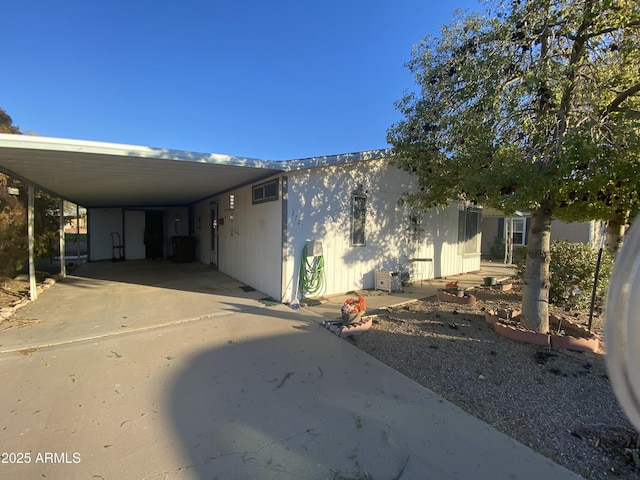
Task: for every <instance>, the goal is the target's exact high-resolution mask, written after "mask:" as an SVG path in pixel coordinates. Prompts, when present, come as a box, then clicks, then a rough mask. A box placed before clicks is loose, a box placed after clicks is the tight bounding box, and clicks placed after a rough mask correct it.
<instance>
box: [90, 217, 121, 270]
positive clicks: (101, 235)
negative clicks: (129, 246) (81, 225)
mask: <svg viewBox="0 0 640 480" xmlns="http://www.w3.org/2000/svg"><path fill="white" fill-rule="evenodd" d="M88 218H89V230H88V231H89V260H90V261H99V260H109V259H111V258H112V257H113V249H112V248H111V247H112V243H111V232H117V233H119V234H120V236H121V237H122V209H121V208H92V209H89V212H88Z"/></svg>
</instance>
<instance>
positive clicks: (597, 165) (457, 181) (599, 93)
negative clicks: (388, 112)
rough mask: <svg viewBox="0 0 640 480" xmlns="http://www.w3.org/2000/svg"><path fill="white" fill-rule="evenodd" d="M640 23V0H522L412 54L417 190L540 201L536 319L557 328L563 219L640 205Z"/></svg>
mask: <svg viewBox="0 0 640 480" xmlns="http://www.w3.org/2000/svg"><path fill="white" fill-rule="evenodd" d="M639 32H640V4H638V2H637V1H636V0H512V1H511V2H504V3H497V4H495V5H494V6H489V7H488V9H487V11H486V12H484V13H470V14H463V13H458V14H457V17H456V19H455V20H454V21H453V22H452V23H451V24H450V25H446V26H443V27H442V30H441V35H440V36H439V37H427V38H425V39H424V40H423V41H422V42H421V43H420V44H419V45H417V46H416V47H415V48H414V51H413V54H412V59H411V61H410V62H409V63H408V67H409V69H410V70H411V72H412V73H413V74H414V76H415V79H416V82H417V84H418V85H419V87H420V91H419V92H414V93H408V94H407V95H405V96H404V98H402V99H401V100H400V101H399V102H397V107H398V108H399V110H400V111H401V112H402V114H403V116H404V119H403V120H402V121H400V122H398V123H396V124H394V125H393V126H391V128H390V129H389V131H388V140H389V142H390V143H391V144H392V145H393V147H394V149H395V158H396V162H397V164H398V166H399V167H401V168H403V169H405V170H407V171H409V172H412V173H414V174H415V175H416V177H417V182H418V185H419V187H420V190H419V193H417V194H414V195H410V196H409V197H408V200H409V201H412V202H414V203H416V204H417V205H419V206H421V207H423V208H430V207H433V206H438V205H447V204H449V203H450V202H451V201H453V200H461V201H463V202H468V203H477V204H480V205H483V206H490V207H494V208H497V209H500V210H503V211H505V213H506V214H510V213H513V212H514V211H516V210H526V211H530V212H531V217H532V221H531V226H530V231H529V237H528V238H529V245H528V248H527V261H526V270H525V275H524V290H523V299H522V302H523V305H522V307H523V322H524V323H525V326H527V327H528V328H531V329H533V330H535V331H538V332H546V331H548V308H549V261H550V229H551V221H552V219H553V218H554V217H558V218H567V219H573V220H587V219H596V218H602V217H605V218H609V217H611V216H612V215H613V214H614V213H615V212H617V211H620V212H632V211H634V210H637V208H638V198H637V191H638V190H639V189H640V176H638V175H637V168H638V165H639V161H638V152H640V148H639V147H640V142H639V141H638V136H639V135H638V134H639V131H640V130H639V128H640V127H639V112H640V108H639V106H640V103H639V93H640V73H639V72H640V70H639V69H640V58H639V55H640V54H639V50H638V49H639V48H640V47H639V45H640V41H639V38H638V33H639ZM634 172H636V174H634Z"/></svg>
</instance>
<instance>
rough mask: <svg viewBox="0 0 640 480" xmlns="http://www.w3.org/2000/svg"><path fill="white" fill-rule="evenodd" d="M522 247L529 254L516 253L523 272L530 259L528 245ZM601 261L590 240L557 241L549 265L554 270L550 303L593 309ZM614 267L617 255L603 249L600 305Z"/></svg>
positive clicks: (597, 299)
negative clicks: (590, 307)
mask: <svg viewBox="0 0 640 480" xmlns="http://www.w3.org/2000/svg"><path fill="white" fill-rule="evenodd" d="M521 248H522V249H523V251H524V252H525V254H523V255H516V254H515V253H514V263H515V265H516V267H517V269H518V273H519V274H520V275H522V273H524V268H525V262H526V247H521ZM519 253H520V252H519ZM597 261H598V250H597V249H594V248H592V247H591V246H589V245H587V244H586V243H572V242H569V241H567V240H558V241H555V242H553V243H552V244H551V263H550V264H549V270H550V273H551V285H550V289H549V302H550V303H551V304H553V305H555V306H556V307H561V308H570V309H585V308H589V306H590V304H591V293H592V290H593V282H594V280H595V272H596V264H597ZM612 270H613V257H612V256H611V254H610V253H608V252H607V251H603V252H602V260H601V263H600V273H599V276H598V288H597V289H596V306H598V307H600V306H602V302H603V299H604V296H605V294H606V291H607V288H608V286H609V277H610V276H611V271H612Z"/></svg>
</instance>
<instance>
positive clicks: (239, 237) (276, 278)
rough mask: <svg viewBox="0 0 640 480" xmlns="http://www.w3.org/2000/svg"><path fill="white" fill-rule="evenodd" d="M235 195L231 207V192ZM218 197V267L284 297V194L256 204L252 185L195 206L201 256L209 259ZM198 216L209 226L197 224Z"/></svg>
mask: <svg viewBox="0 0 640 480" xmlns="http://www.w3.org/2000/svg"><path fill="white" fill-rule="evenodd" d="M230 195H233V196H234V208H233V209H231V208H230V201H229V196H230ZM216 200H217V201H218V218H219V219H223V222H222V223H219V225H218V227H217V228H218V269H219V270H220V271H221V272H222V273H224V274H226V275H229V276H230V277H232V278H235V279H237V280H239V281H241V282H244V283H246V284H248V285H251V286H252V287H253V288H256V289H257V290H259V291H261V292H263V293H265V294H267V295H269V296H271V297H273V298H275V299H276V300H280V297H281V271H282V270H281V269H282V262H281V252H282V196H281V195H279V199H278V200H277V201H271V202H265V203H258V204H252V186H251V185H249V186H246V187H242V188H239V189H237V190H232V191H230V192H227V193H225V194H224V195H222V196H220V197H217V198H213V199H210V200H206V201H204V202H201V203H199V204H197V205H196V206H195V215H196V236H197V237H198V238H199V239H200V241H199V242H198V243H199V245H200V246H199V247H198V252H197V257H198V258H199V259H200V260H201V261H203V263H210V262H209V254H210V245H211V232H210V230H211V229H210V227H209V223H210V202H211V201H216ZM198 217H200V218H201V222H202V219H207V220H206V227H204V226H203V227H202V228H201V229H200V230H198V228H197V224H198V220H197V219H198Z"/></svg>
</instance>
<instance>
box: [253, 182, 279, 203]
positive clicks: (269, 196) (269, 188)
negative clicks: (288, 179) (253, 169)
mask: <svg viewBox="0 0 640 480" xmlns="http://www.w3.org/2000/svg"><path fill="white" fill-rule="evenodd" d="M279 186H280V182H279V180H278V179H277V178H276V179H275V180H271V181H269V182H265V183H261V184H260V185H255V186H254V187H253V196H252V203H254V204H256V203H264V202H272V201H274V200H278V198H279V195H278V194H279Z"/></svg>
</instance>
